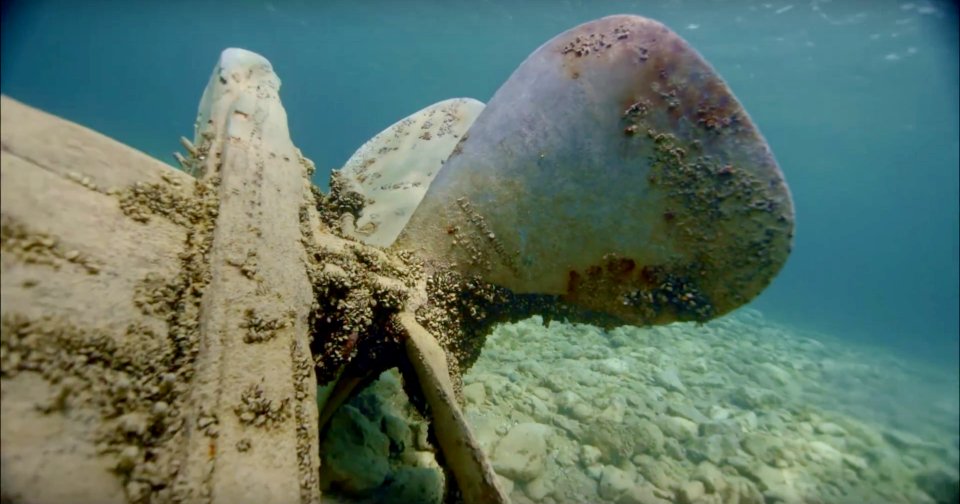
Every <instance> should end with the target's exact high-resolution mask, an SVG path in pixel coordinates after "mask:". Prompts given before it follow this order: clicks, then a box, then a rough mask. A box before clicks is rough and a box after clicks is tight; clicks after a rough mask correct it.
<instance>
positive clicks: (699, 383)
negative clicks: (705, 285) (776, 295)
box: [321, 309, 960, 504]
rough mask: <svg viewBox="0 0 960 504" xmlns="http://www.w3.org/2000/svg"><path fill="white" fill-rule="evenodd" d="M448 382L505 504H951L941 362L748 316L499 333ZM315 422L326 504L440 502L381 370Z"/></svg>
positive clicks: (956, 457)
mask: <svg viewBox="0 0 960 504" xmlns="http://www.w3.org/2000/svg"><path fill="white" fill-rule="evenodd" d="M463 383H464V387H463V395H464V398H465V401H466V409H465V411H466V414H467V417H468V419H469V421H470V423H471V425H472V426H473V429H474V433H475V435H476V436H477V438H478V440H479V441H480V444H481V445H482V446H483V448H484V450H485V451H486V452H487V453H488V454H490V455H491V458H492V461H493V465H494V468H495V469H496V471H497V474H498V475H499V476H500V478H501V483H502V484H503V485H504V486H505V488H506V489H507V490H508V491H509V492H510V497H511V500H512V501H513V502H514V503H517V504H525V503H547V504H565V503H606V502H610V503H618V504H666V503H670V502H678V503H687V504H694V503H696V504H719V503H742V504H750V503H758V504H759V503H775V502H782V503H825V504H828V503H864V502H875V503H880V502H882V503H897V502H903V503H939V502H956V498H955V496H956V492H957V488H958V466H960V436H958V422H960V420H958V419H960V400H958V396H957V390H958V376H957V374H956V370H953V371H952V373H951V371H950V370H938V369H934V368H931V367H929V366H925V365H924V364H923V363H919V362H915V361H910V360H907V359H905V358H903V357H898V356H896V355H894V354H892V353H890V352H888V351H885V350H883V349H880V348H878V347H871V346H866V345H856V344H854V343H851V342H849V341H842V340H839V339H836V338H833V337H831V336H829V335H824V334H819V333H811V332H804V331H800V330H797V329H795V328H791V327H787V326H784V325H780V324H777V323H775V322H773V321H770V320H768V319H765V318H764V316H763V315H762V314H761V313H760V312H759V311H756V310H752V309H744V310H740V311H738V312H737V313H736V314H733V315H730V316H727V317H724V318H722V319H720V320H716V321H712V322H709V323H707V324H703V325H696V324H672V325H669V326H662V327H653V328H637V327H629V326H624V327H619V328H615V329H612V330H603V329H600V328H597V327H594V326H590V325H582V324H569V323H564V322H558V321H553V322H550V323H549V324H544V323H543V320H542V319H541V318H539V317H533V318H530V319H527V320H525V321H521V322H518V323H515V324H504V325H500V326H498V327H497V328H496V329H495V330H494V331H493V333H492V334H491V335H490V336H489V338H488V340H487V342H486V345H485V346H484V349H483V353H482V355H481V357H480V358H479V360H478V361H477V362H476V364H475V365H474V366H473V367H472V368H471V369H470V370H469V371H468V372H467V374H466V375H465V376H464V377H463ZM331 427H332V428H331V429H330V431H329V432H335V433H336V435H335V436H334V435H328V436H327V437H326V438H325V439H323V440H322V450H321V452H322V453H323V454H324V455H323V457H324V458H323V461H322V467H323V470H322V471H321V475H322V479H323V481H322V485H323V487H324V489H325V493H324V501H325V502H327V501H328V499H329V500H331V501H333V502H368V503H373V502H390V503H407V502H409V503H421V502H422V503H431V502H437V503H438V502H440V501H441V499H442V490H441V489H442V481H443V474H442V472H441V471H440V470H439V469H438V465H437V462H436V458H435V454H434V451H433V449H432V448H431V446H430V443H429V442H428V429H427V423H426V422H425V421H424V420H423V419H422V418H421V417H420V416H419V415H418V414H417V413H416V412H415V411H414V410H413V408H412V407H411V406H410V405H409V402H408V401H407V399H406V395H405V394H404V393H403V390H402V386H401V383H400V379H399V375H398V374H397V373H396V371H390V372H387V373H384V374H383V375H382V376H381V377H380V379H379V380H377V381H376V382H375V383H374V384H373V385H372V386H371V387H369V388H368V389H367V390H365V391H364V392H363V393H361V394H360V395H359V396H357V397H356V398H354V399H353V400H352V401H351V402H350V403H349V404H348V405H346V406H345V407H343V408H341V410H340V411H339V412H338V413H337V415H336V416H335V417H334V418H333V420H332V425H331ZM951 499H952V500H951Z"/></svg>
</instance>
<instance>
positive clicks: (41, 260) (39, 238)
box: [0, 215, 101, 275]
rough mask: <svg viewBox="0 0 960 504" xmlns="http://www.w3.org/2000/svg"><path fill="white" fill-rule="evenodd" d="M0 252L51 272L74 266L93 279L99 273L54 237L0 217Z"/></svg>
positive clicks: (94, 264)
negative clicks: (42, 266) (65, 266)
mask: <svg viewBox="0 0 960 504" xmlns="http://www.w3.org/2000/svg"><path fill="white" fill-rule="evenodd" d="M0 250H2V251H3V253H4V254H11V255H13V256H14V257H16V258H17V259H18V260H20V261H22V262H24V263H25V264H40V265H46V266H50V267H51V268H53V269H55V270H59V269H60V267H61V266H62V265H63V264H75V265H77V266H79V267H81V268H83V269H84V270H86V272H87V273H90V274H91V275H96V274H98V273H100V269H101V266H100V265H99V264H97V262H96V261H94V260H93V259H92V258H91V257H89V256H87V255H86V254H83V253H81V252H80V251H79V250H76V249H69V248H67V247H64V246H63V245H62V244H61V243H60V240H59V239H58V238H57V237H55V236H52V235H50V234H47V233H41V232H38V231H35V230H32V229H29V228H28V227H27V225H26V224H24V223H22V222H20V221H18V220H16V219H14V218H13V217H10V216H7V215H4V216H2V217H0Z"/></svg>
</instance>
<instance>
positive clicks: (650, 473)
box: [633, 455, 676, 490]
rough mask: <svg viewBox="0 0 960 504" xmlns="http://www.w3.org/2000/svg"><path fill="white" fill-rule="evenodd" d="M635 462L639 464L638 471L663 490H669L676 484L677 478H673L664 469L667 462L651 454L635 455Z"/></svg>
mask: <svg viewBox="0 0 960 504" xmlns="http://www.w3.org/2000/svg"><path fill="white" fill-rule="evenodd" d="M633 463H634V464H635V465H636V466H637V471H638V472H639V473H640V475H641V476H643V477H644V478H646V480H647V481H649V482H650V483H653V484H654V485H656V486H657V488H660V489H662V490H667V489H670V488H672V487H673V486H674V485H675V483H676V482H675V480H674V479H673V478H671V477H670V476H669V475H668V474H667V471H666V470H665V469H664V468H665V467H666V464H665V463H664V462H662V461H659V460H656V459H654V458H653V457H651V456H649V455H637V456H635V457H633Z"/></svg>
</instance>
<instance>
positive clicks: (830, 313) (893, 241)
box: [0, 0, 960, 368]
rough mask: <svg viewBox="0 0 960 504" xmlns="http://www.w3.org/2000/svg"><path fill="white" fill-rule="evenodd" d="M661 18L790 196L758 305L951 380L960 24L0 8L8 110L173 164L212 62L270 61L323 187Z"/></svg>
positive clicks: (394, 10)
mask: <svg viewBox="0 0 960 504" xmlns="http://www.w3.org/2000/svg"><path fill="white" fill-rule="evenodd" d="M617 13H635V14H641V15H645V16H648V17H652V18H655V19H658V20H660V21H662V22H664V23H666V24H667V25H668V26H670V27H672V28H673V29H674V30H676V31H677V32H678V33H680V34H681V35H682V36H683V37H684V38H686V39H687V40H689V41H690V42H691V43H692V44H693V46H694V47H696V48H697V49H698V50H699V51H700V52H701V53H702V54H703V55H704V56H705V57H706V58H707V59H708V60H709V61H710V62H711V63H712V64H713V65H714V67H715V68H716V69H717V70H718V71H719V72H720V74H721V75H722V76H723V77H724V78H725V79H726V80H727V82H728V83H729V84H730V86H731V87H732V89H733V90H734V92H735V93H736V94H737V96H738V97H739V99H740V100H741V101H742V102H743V104H744V105H745V107H746V109H747V110H748V111H749V113H750V114H751V115H752V117H753V119H754V120H755V121H756V122H757V123H758V125H759V127H760V129H761V130H762V132H763V133H764V134H765V136H766V137H767V139H768V141H769V142H770V144H771V146H772V148H773V151H774V153H775V154H776V156H777V158H778V160H779V162H780V164H781V167H782V168H783V170H784V173H785V175H786V178H787V181H788V183H789V185H790V187H791V189H792V191H793V195H794V198H795V203H796V210H797V238H796V245H795V249H794V253H793V255H792V256H791V258H790V260H789V262H788V263H787V265H786V267H785V268H784V270H783V272H782V273H781V274H780V276H779V277H778V278H777V279H776V281H775V282H774V284H773V285H772V286H771V287H770V288H769V289H768V290H767V291H766V292H765V293H764V294H763V295H762V296H760V298H758V299H757V300H756V301H754V303H753V306H754V307H756V308H758V309H760V310H763V311H764V312H765V313H767V314H768V315H769V316H771V317H773V318H775V319H777V320H781V321H785V322H788V323H791V324H793V325H796V326H800V327H803V328H809V329H815V330H821V331H828V332H831V333H833V334H834V335H836V336H839V337H843V338H847V339H851V340H858V341H863V342H874V343H877V344H880V345H883V346H885V347H887V348H891V349H894V350H895V351H898V352H902V353H903V354H905V355H911V356H914V357H918V358H922V359H924V361H926V362H931V363H937V364H943V365H948V366H952V367H954V368H956V367H957V366H958V361H960V357H958V352H960V350H958V348H960V347H958V326H960V310H958V305H960V295H958V290H960V288H958V282H960V266H958V254H960V234H958V228H960V222H958V216H960V203H958V201H960V189H958V187H960V181H958V173H960V155H958V150H960V146H958V138H960V124H958V123H960V112H958V109H960V77H958V55H960V51H958V34H957V27H958V17H957V11H956V7H955V6H954V4H953V3H951V2H932V1H925V0H924V1H915V2H907V1H889V0H863V1H841V0H836V1H833V2H827V1H803V2H801V1H770V2H763V1H749V2H748V1H703V0H698V1H663V0H660V1H633V2H628V1H551V2H546V1H529V2H519V1H508V0H498V1H482V0H473V1H470V2H465V1H447V2H441V1H436V2H428V1H403V0H400V1H393V2H387V1H366V2H359V1H354V2H334V1H327V2H324V1H279V0H275V1H271V2H263V1H237V2H220V1H191V2H187V1H166V2H161V1H133V2H122V1H110V0H100V1H97V0H86V1H79V0H74V1H70V0H64V1H52V0H35V1H29V2H16V1H14V2H7V1H5V2H4V3H3V14H2V32H0V33H2V58H0V91H2V92H3V93H4V94H7V95H9V96H11V97H13V98H15V99H18V100H20V101H23V102H25V103H27V104H29V105H32V106H35V107H38V108H41V109H44V110H46V111H48V112H51V113H53V114H57V115H60V116H63V117H65V118H68V119H70V120H73V121H76V122H78V123H81V124H83V125H86V126H88V127H90V128H93V129H95V130H97V131H100V132H102V133H104V134H106V135H109V136H111V137H114V138H116V139H118V140H120V141H122V142H125V143H127V144H129V145H132V146H134V147H136V148H138V149H140V150H142V151H145V152H147V153H149V154H151V155H153V156H155V157H158V158H159V159H163V160H165V161H167V162H172V157H171V155H170V153H171V152H172V151H174V150H178V149H179V144H178V142H177V139H178V137H179V136H181V135H184V136H188V137H191V136H192V128H193V120H194V117H195V114H196V107H197V103H198V101H199V98H200V94H201V92H202V91H203V88H204V86H205V85H206V82H207V80H208V78H209V76H210V73H211V71H212V69H213V66H214V64H215V63H216V60H217V57H218V55H219V53H220V51H221V50H222V49H224V48H226V47H243V48H246V49H250V50H253V51H256V52H258V53H260V54H263V55H264V56H266V57H267V58H268V59H270V61H271V62H272V63H273V65H274V68H275V70H276V72H277V73H278V75H279V76H280V78H281V79H282V81H283V88H282V89H281V97H282V98H283V102H284V105H285V107H286V109H287V112H288V115H289V120H290V130H291V133H292V136H293V140H294V142H295V143H296V144H297V145H298V146H299V147H300V148H301V149H302V150H303V152H304V154H305V155H306V156H307V157H309V158H311V159H312V160H314V161H315V162H316V165H317V167H318V174H317V178H316V180H315V182H316V183H317V184H318V185H320V186H321V187H326V184H327V174H328V170H329V169H330V168H336V167H338V166H340V165H341V164H342V163H343V162H344V161H345V160H346V159H347V158H348V157H349V156H350V154H351V153H352V152H353V151H354V149H356V148H357V147H359V146H360V145H361V144H362V143H363V142H364V141H366V140H367V139H368V138H370V137H371V136H373V135H375V134H376V133H377V132H379V131H380V130H381V129H383V128H385V127H386V126H389V125H390V124H391V123H393V122H394V121H396V120H398V119H400V118H402V117H404V116H406V115H408V114H410V113H412V112H414V111H416V110H418V109H420V108H422V107H424V106H426V105H429V104H431V103H434V102H436V101H439V100H442V99H445V98H450V97H454V96H469V97H473V98H477V99H480V100H482V101H486V100H487V99H489V97H490V96H492V94H493V93H494V91H495V90H496V89H497V87H498V86H499V85H500V84H501V83H502V82H503V81H504V80H506V78H507V77H508V76H509V75H510V73H511V72H512V71H513V69H514V68H516V66H517V65H519V64H520V62H521V61H523V59H524V58H525V57H526V56H527V55H528V54H529V53H530V52H531V51H533V50H534V49H536V48H537V47H538V46H539V45H540V44H541V43H543V42H544V41H546V40H548V39H549V38H551V37H552V36H554V35H556V34H558V33H560V32H562V31H564V30H566V29H568V28H570V27H572V26H574V25H577V24H579V23H582V22H585V21H589V20H591V19H594V18H598V17H602V16H604V15H608V14H617Z"/></svg>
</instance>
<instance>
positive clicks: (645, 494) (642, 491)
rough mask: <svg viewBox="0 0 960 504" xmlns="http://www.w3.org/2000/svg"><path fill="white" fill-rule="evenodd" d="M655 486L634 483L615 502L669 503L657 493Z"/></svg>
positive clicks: (637, 503)
mask: <svg viewBox="0 0 960 504" xmlns="http://www.w3.org/2000/svg"><path fill="white" fill-rule="evenodd" d="M657 494H658V492H657V488H654V487H653V486H651V485H649V484H641V485H634V486H633V487H631V488H630V489H628V490H627V492H626V493H625V494H623V495H622V496H621V497H620V499H618V500H617V504H671V501H670V500H667V499H664V498H662V497H660V496H659V495H657Z"/></svg>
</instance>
